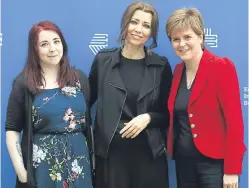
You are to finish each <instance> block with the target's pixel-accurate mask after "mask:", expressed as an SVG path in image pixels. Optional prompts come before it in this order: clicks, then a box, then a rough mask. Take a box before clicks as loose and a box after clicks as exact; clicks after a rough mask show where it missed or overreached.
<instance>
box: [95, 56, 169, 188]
mask: <svg viewBox="0 0 249 188" xmlns="http://www.w3.org/2000/svg"><path fill="white" fill-rule="evenodd" d="M120 60H121V61H120V64H119V65H118V66H119V67H118V69H119V73H120V75H121V78H122V80H123V83H124V85H125V87H126V88H125V89H126V94H127V97H126V100H125V103H124V107H123V111H122V115H121V119H120V122H119V125H118V128H117V130H116V133H115V135H114V137H113V140H112V142H111V144H110V148H109V154H108V156H107V158H101V157H97V164H96V165H97V168H96V169H97V171H96V177H97V181H96V188H152V187H155V188H168V169H167V168H168V166H167V159H166V155H165V153H163V154H162V155H161V156H160V157H158V158H157V159H153V157H152V152H151V149H150V147H149V144H148V140H147V138H146V134H145V132H144V131H142V132H141V133H140V134H139V135H138V136H137V137H136V138H134V139H130V138H121V135H120V134H119V131H120V130H121V129H122V128H123V127H124V126H125V125H124V123H125V122H129V121H130V120H132V118H134V117H136V116H137V115H139V114H137V106H136V104H137V98H138V95H139V91H140V88H141V83H142V80H143V76H144V68H145V59H139V60H131V59H127V58H125V57H121V59H120Z"/></svg>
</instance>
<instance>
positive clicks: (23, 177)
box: [18, 170, 28, 183]
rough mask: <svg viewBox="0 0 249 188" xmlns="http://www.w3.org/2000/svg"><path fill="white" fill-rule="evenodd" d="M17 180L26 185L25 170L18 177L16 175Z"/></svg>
mask: <svg viewBox="0 0 249 188" xmlns="http://www.w3.org/2000/svg"><path fill="white" fill-rule="evenodd" d="M18 179H19V181H20V182H21V183H27V181H28V180H27V171H26V170H25V172H23V173H21V174H20V175H18Z"/></svg>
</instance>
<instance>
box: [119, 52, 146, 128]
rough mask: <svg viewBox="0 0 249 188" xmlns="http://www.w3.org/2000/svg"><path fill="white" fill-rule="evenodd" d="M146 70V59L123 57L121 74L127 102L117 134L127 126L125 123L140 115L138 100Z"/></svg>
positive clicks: (120, 66) (120, 68)
mask: <svg viewBox="0 0 249 188" xmlns="http://www.w3.org/2000/svg"><path fill="white" fill-rule="evenodd" d="M144 68H145V58H143V59H127V58H125V57H124V56H121V59H120V65H119V72H120V75H121V78H122V80H123V83H124V85H125V90H126V92H127V97H126V100H125V104H124V108H123V111H122V115H121V119H120V123H119V126H118V128H117V132H119V131H120V130H121V129H122V128H123V127H124V126H125V125H124V123H125V122H129V121H130V120H132V119H133V118H134V117H136V116H137V115H138V114H137V99H138V96H139V91H140V88H141V85H142V80H143V77H144Z"/></svg>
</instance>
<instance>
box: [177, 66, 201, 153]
mask: <svg viewBox="0 0 249 188" xmlns="http://www.w3.org/2000/svg"><path fill="white" fill-rule="evenodd" d="M193 84H194V83H193ZM193 84H192V86H191V88H190V89H187V79H186V68H184V70H183V73H182V78H181V83H180V85H179V89H178V92H177V96H176V100H175V109H174V133H175V152H176V154H180V155H183V156H188V157H193V156H195V157H196V156H199V155H200V152H199V151H198V150H197V148H196V147H195V145H194V142H193V135H192V132H191V128H190V123H189V119H188V103H189V99H190V95H191V91H192V87H193Z"/></svg>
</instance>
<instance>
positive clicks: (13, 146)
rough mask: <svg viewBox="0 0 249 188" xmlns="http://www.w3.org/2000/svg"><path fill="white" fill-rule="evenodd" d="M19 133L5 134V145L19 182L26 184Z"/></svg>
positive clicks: (9, 132)
mask: <svg viewBox="0 0 249 188" xmlns="http://www.w3.org/2000/svg"><path fill="white" fill-rule="evenodd" d="M19 141H20V133H19V132H16V131H7V132H6V143H7V148H8V151H9V154H10V158H11V161H12V163H13V166H14V169H15V171H16V174H17V177H18V179H19V181H20V182H22V183H25V182H27V171H26V169H25V167H24V164H23V157H22V152H21V147H20V142H19Z"/></svg>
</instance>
